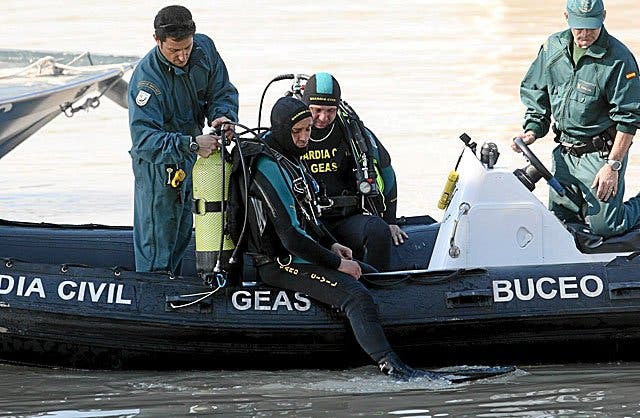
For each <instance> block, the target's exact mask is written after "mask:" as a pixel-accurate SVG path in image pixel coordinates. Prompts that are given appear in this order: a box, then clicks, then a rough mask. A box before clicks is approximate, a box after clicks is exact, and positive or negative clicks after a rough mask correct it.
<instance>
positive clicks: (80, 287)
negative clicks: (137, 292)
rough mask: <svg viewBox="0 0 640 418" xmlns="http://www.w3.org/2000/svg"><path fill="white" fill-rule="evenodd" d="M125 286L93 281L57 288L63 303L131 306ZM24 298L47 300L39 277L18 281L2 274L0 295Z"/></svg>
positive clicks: (20, 278)
mask: <svg viewBox="0 0 640 418" xmlns="http://www.w3.org/2000/svg"><path fill="white" fill-rule="evenodd" d="M124 293H125V285H124V284H116V283H107V282H101V283H94V282H91V281H81V282H75V281H73V280H65V281H63V282H60V284H58V286H57V296H58V297H59V298H60V299H61V300H63V301H78V302H84V301H85V300H86V301H90V302H91V303H108V304H118V305H131V299H126V298H125V297H124V296H123V294H124ZM10 294H13V295H15V296H22V297H32V296H38V297H40V298H41V299H46V298H47V294H46V293H45V287H44V285H43V283H42V279H41V278H39V277H33V278H27V277H25V276H19V277H18V278H17V279H16V278H14V277H13V276H10V275H8V274H0V295H10Z"/></svg>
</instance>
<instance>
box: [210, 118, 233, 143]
mask: <svg viewBox="0 0 640 418" xmlns="http://www.w3.org/2000/svg"><path fill="white" fill-rule="evenodd" d="M225 122H231V119H229V118H227V117H226V116H220V117H219V118H217V119H215V120H214V121H213V122H211V127H212V128H214V129H215V128H217V127H218V126H220V125H222V126H221V127H220V130H221V131H224V132H225V136H226V137H227V140H229V141H231V138H233V132H234V131H235V125H231V124H228V123H225Z"/></svg>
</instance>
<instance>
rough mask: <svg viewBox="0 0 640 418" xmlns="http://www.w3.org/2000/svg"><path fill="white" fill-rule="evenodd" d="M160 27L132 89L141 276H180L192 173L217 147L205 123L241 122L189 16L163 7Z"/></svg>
mask: <svg viewBox="0 0 640 418" xmlns="http://www.w3.org/2000/svg"><path fill="white" fill-rule="evenodd" d="M154 29H155V33H154V35H153V37H154V39H155V41H156V45H157V46H156V47H155V48H153V49H152V50H151V51H150V52H149V53H148V54H147V55H146V56H145V57H144V58H142V60H140V62H139V63H138V65H137V67H136V69H135V71H134V73H133V75H132V77H131V82H130V84H129V125H130V129H131V140H132V145H133V146H132V147H131V151H130V154H131V159H132V166H133V173H134V175H135V189H134V224H133V227H134V229H133V240H134V250H135V258H136V270H137V271H171V272H173V273H176V274H179V273H180V267H181V261H182V257H183V255H184V253H185V250H186V248H187V245H188V244H189V242H190V240H191V233H192V229H193V215H192V212H191V200H192V190H191V184H192V182H191V170H192V168H193V164H194V163H195V161H196V157H197V155H200V156H201V157H203V158H206V157H208V156H209V155H211V153H212V151H213V150H215V149H217V148H218V138H217V137H216V136H213V135H203V134H202V129H203V127H204V124H205V119H206V120H207V122H208V125H209V126H211V127H214V128H215V127H216V126H220V125H223V124H224V122H226V121H230V120H231V121H236V120H237V117H238V116H237V115H238V91H237V90H236V88H235V87H234V86H233V84H231V82H230V81H229V74H228V73H227V68H226V66H225V64H224V62H223V61H222V58H221V57H220V55H219V54H218V51H217V50H216V48H215V45H214V43H213V41H212V40H211V39H210V38H209V37H208V36H206V35H203V34H198V33H195V32H196V25H195V23H194V22H193V20H192V17H191V12H189V10H187V9H186V8H184V7H182V6H167V7H165V8H163V9H162V10H160V11H159V12H158V14H157V16H156V17H155V20H154Z"/></svg>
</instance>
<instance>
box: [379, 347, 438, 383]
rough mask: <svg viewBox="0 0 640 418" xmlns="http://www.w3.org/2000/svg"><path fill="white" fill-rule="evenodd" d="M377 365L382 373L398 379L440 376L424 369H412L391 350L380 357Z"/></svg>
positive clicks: (432, 378)
mask: <svg viewBox="0 0 640 418" xmlns="http://www.w3.org/2000/svg"><path fill="white" fill-rule="evenodd" d="M378 367H380V371H381V372H382V373H384V374H386V375H387V376H391V377H393V378H395V379H398V380H411V379H419V378H422V379H429V380H436V379H439V378H440V377H439V376H437V375H436V374H435V373H431V372H428V371H426V370H420V369H414V368H413V367H411V366H409V365H408V364H406V363H404V362H403V361H402V360H400V358H399V357H398V355H397V354H396V353H394V352H391V353H389V354H387V355H386V356H384V357H383V358H382V359H380V361H379V362H378Z"/></svg>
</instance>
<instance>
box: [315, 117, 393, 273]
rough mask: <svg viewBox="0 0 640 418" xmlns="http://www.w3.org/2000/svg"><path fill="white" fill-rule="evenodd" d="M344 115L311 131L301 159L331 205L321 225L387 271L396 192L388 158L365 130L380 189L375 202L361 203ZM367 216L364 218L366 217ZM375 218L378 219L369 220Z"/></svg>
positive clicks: (365, 258) (323, 213)
mask: <svg viewBox="0 0 640 418" xmlns="http://www.w3.org/2000/svg"><path fill="white" fill-rule="evenodd" d="M343 117H344V115H339V116H338V117H336V119H335V122H334V123H333V124H331V125H330V126H328V127H326V128H324V129H317V128H313V131H312V137H311V140H310V141H309V146H308V151H307V153H306V154H305V155H304V157H303V159H304V160H305V161H306V162H307V164H308V166H309V170H310V171H311V175H312V176H313V177H314V178H315V179H316V180H317V181H318V183H320V184H321V185H323V187H324V188H325V189H326V194H327V196H328V197H329V198H330V199H331V200H333V201H334V204H335V206H334V207H333V208H331V209H329V210H324V211H323V212H322V221H323V223H324V224H325V225H326V227H327V229H329V231H331V233H332V234H333V235H334V236H335V237H336V238H338V241H339V242H340V243H342V244H344V245H346V246H347V247H349V248H351V249H352V250H353V252H354V257H355V258H357V259H359V260H363V261H365V262H366V263H368V264H370V265H372V266H374V267H375V268H377V269H378V270H383V271H384V270H388V269H389V267H390V263H391V249H392V245H393V241H392V238H391V232H390V230H389V224H395V223H396V206H397V187H396V179H395V173H394V171H393V168H392V167H391V158H390V157H389V153H388V152H387V151H386V149H385V148H384V147H383V146H382V144H381V143H380V142H379V141H378V139H377V138H376V137H375V135H373V133H372V132H371V131H369V130H368V129H366V128H365V130H366V132H365V133H366V135H368V136H369V141H368V142H369V143H370V146H371V147H372V148H374V154H375V156H376V161H377V166H378V169H379V173H378V174H379V176H380V177H381V180H382V184H383V187H382V189H383V190H381V194H380V195H379V196H377V197H375V198H372V199H374V200H375V206H376V207H375V208H373V207H371V205H372V204H373V203H374V201H373V200H372V201H371V202H365V204H364V205H363V202H362V197H361V195H360V194H359V193H358V191H357V182H356V176H355V170H356V163H355V159H354V156H353V152H352V149H351V145H350V144H349V141H348V140H347V139H346V132H345V130H346V127H345V124H344V123H343ZM365 212H367V213H365ZM369 213H378V214H379V215H380V216H371V215H370V214H369Z"/></svg>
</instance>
